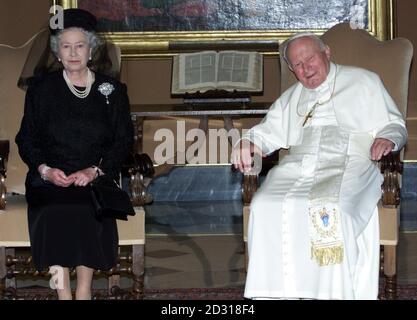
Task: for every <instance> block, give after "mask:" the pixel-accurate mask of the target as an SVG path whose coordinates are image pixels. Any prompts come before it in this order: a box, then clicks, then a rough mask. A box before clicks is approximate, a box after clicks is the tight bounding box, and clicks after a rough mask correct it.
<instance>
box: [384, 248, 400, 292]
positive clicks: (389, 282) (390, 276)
mask: <svg viewBox="0 0 417 320" xmlns="http://www.w3.org/2000/svg"><path fill="white" fill-rule="evenodd" d="M396 255H397V252H396V246H389V245H385V246H384V277H385V289H384V290H385V297H386V299H389V300H394V299H396V298H397V270H396V269H397V268H396V263H395V262H396Z"/></svg>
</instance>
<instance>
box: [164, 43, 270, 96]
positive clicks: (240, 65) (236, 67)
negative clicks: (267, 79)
mask: <svg viewBox="0 0 417 320" xmlns="http://www.w3.org/2000/svg"><path fill="white" fill-rule="evenodd" d="M209 90H225V91H229V92H240V91H241V92H253V93H255V92H262V91H263V57H262V55H261V54H260V53H258V52H248V51H219V52H217V51H201V52H196V53H181V54H179V55H177V56H175V57H174V61H173V71H172V87H171V93H172V94H173V95H184V94H193V93H197V92H198V93H204V92H206V91H209Z"/></svg>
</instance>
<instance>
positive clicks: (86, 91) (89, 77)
mask: <svg viewBox="0 0 417 320" xmlns="http://www.w3.org/2000/svg"><path fill="white" fill-rule="evenodd" d="M62 74H63V76H64V79H65V82H66V83H67V86H68V88H69V89H70V91H71V92H72V93H73V94H74V95H75V96H76V97H78V98H80V99H84V98H86V97H87V96H88V95H89V93H90V91H91V85H92V83H93V75H92V74H91V71H90V69H88V68H87V85H86V87H85V89H84V90H78V89H77V88H75V87H74V85H73V84H72V83H71V81H70V79H69V78H68V76H67V73H66V72H65V70H62Z"/></svg>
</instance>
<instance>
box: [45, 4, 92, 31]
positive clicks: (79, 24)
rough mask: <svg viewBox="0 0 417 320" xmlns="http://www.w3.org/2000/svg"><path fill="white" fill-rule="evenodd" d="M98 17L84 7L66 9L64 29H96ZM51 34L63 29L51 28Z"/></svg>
mask: <svg viewBox="0 0 417 320" xmlns="http://www.w3.org/2000/svg"><path fill="white" fill-rule="evenodd" d="M96 26H97V19H96V17H95V16H94V15H93V14H92V13H90V12H88V11H86V10H83V9H78V8H74V9H65V10H64V29H66V28H71V27H75V28H82V29H84V30H86V31H96ZM50 30H51V34H57V33H58V32H59V31H61V29H59V28H56V29H50Z"/></svg>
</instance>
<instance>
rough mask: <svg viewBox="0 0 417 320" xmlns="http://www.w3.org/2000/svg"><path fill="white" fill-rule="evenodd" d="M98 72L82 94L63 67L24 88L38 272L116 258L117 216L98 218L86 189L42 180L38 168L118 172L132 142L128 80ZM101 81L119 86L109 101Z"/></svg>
mask: <svg viewBox="0 0 417 320" xmlns="http://www.w3.org/2000/svg"><path fill="white" fill-rule="evenodd" d="M95 76H96V77H95V82H94V83H93V85H92V88H91V91H90V94H89V95H88V97H86V98H85V99H80V98H78V97H76V96H75V95H74V94H72V93H71V91H70V90H69V88H68V87H67V85H66V83H65V80H64V79H63V76H62V71H61V72H55V73H51V74H49V75H48V76H46V77H44V78H43V79H42V80H41V81H37V82H36V83H34V84H32V85H31V86H30V87H29V88H28V91H27V93H26V101H25V111H24V116H23V119H22V124H21V128H20V130H19V132H18V134H17V136H16V143H17V145H18V148H19V153H20V156H21V157H22V159H23V161H25V163H26V164H27V165H28V167H29V172H28V174H27V178H26V200H27V202H28V222H29V234H30V242H31V250H32V255H33V260H34V263H35V266H36V268H37V270H44V269H45V268H47V267H49V266H51V265H61V266H63V267H75V266H78V265H84V266H87V267H90V268H94V269H101V270H107V269H110V268H111V267H113V266H114V265H115V264H116V258H117V245H118V234H117V227H116V221H115V220H114V219H111V218H107V219H103V220H102V221H98V220H96V219H95V218H94V212H93V207H92V203H91V197H90V190H89V187H88V186H87V187H75V186H70V187H68V188H63V187H58V186H55V185H53V184H52V183H49V182H45V181H43V180H42V179H41V177H40V175H39V173H38V170H37V168H38V166H39V165H40V164H42V163H46V164H47V165H48V166H50V167H53V168H59V169H61V170H62V171H64V172H65V174H67V175H69V174H71V173H73V172H75V171H78V170H81V169H85V168H88V167H91V166H93V165H99V163H100V168H101V169H102V170H103V171H104V172H105V174H106V175H109V176H110V177H112V178H117V177H118V174H119V172H120V168H121V165H122V162H123V161H124V159H125V158H126V156H127V155H128V153H129V152H130V151H131V150H132V145H133V126H132V122H131V120H130V111H129V100H128V97H127V91H126V86H125V85H124V84H122V83H120V82H118V81H117V80H115V79H113V78H110V77H107V76H104V75H100V74H96V75H95ZM103 83H104V84H105V83H107V84H111V85H112V86H113V88H114V90H113V91H112V92H111V93H110V94H109V95H108V96H107V98H108V102H109V103H108V104H107V100H106V96H105V95H104V94H103V93H101V92H100V90H99V87H100V85H102V84H103Z"/></svg>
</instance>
